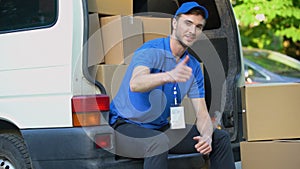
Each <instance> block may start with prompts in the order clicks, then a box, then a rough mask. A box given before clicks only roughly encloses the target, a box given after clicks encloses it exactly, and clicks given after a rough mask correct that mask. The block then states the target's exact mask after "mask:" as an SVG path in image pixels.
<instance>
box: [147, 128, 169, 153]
mask: <svg viewBox="0 0 300 169" xmlns="http://www.w3.org/2000/svg"><path fill="white" fill-rule="evenodd" d="M146 142H147V143H148V145H147V146H146V155H147V156H155V155H159V154H162V153H165V152H168V150H169V138H168V137H167V136H166V135H165V134H163V133H162V134H160V135H157V136H154V137H151V138H147V140H146Z"/></svg>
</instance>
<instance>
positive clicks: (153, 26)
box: [136, 16, 171, 42]
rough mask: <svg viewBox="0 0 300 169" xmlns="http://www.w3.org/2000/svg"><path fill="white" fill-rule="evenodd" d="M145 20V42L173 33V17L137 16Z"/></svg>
mask: <svg viewBox="0 0 300 169" xmlns="http://www.w3.org/2000/svg"><path fill="white" fill-rule="evenodd" d="M136 18H139V19H141V20H142V22H143V35H144V42H147V41H149V40H152V39H156V38H163V37H167V36H169V35H170V34H171V18H156V17H142V16H136Z"/></svg>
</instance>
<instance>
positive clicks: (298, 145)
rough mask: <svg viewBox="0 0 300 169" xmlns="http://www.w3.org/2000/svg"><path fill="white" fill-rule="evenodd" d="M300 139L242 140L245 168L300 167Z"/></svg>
mask: <svg viewBox="0 0 300 169" xmlns="http://www.w3.org/2000/svg"><path fill="white" fill-rule="evenodd" d="M299 157H300V140H290V141H258V142H241V163H242V168H243V169H283V168H286V169H299V166H300V160H299Z"/></svg>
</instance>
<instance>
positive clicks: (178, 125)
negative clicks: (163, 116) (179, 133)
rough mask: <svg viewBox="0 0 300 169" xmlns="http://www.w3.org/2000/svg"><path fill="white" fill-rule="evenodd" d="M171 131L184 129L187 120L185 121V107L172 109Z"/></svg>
mask: <svg viewBox="0 0 300 169" xmlns="http://www.w3.org/2000/svg"><path fill="white" fill-rule="evenodd" d="M170 109H171V120H170V123H171V129H184V128H185V119H184V107H183V106H178V107H171V108H170Z"/></svg>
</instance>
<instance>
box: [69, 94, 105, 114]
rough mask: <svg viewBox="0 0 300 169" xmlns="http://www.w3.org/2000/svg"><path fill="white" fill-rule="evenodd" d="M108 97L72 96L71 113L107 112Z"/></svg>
mask: <svg viewBox="0 0 300 169" xmlns="http://www.w3.org/2000/svg"><path fill="white" fill-rule="evenodd" d="M108 110H109V97H108V96H107V95H91V96H74V97H73V98H72V111H73V112H95V111H108Z"/></svg>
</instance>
